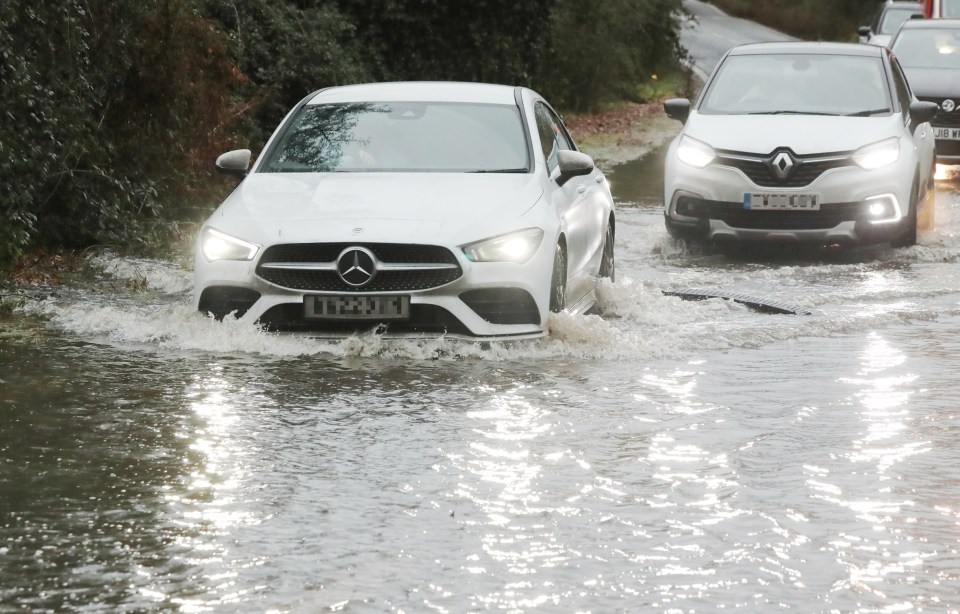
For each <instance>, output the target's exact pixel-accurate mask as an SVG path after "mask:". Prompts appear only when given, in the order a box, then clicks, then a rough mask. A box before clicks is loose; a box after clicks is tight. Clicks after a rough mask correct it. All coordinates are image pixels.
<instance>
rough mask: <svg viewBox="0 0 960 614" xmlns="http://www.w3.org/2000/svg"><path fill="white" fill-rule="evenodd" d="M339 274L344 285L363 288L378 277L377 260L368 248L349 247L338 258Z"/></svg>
mask: <svg viewBox="0 0 960 614" xmlns="http://www.w3.org/2000/svg"><path fill="white" fill-rule="evenodd" d="M337 273H338V274H339V275H340V279H342V280H343V283H345V284H347V285H348V286H353V287H354V288H362V287H363V286H366V285H367V284H369V283H370V282H371V281H373V278H374V277H375V276H376V275H377V259H376V257H375V256H374V255H373V252H371V251H370V250H368V249H366V248H363V247H348V248H347V249H345V250H343V251H342V252H340V256H338V257H337Z"/></svg>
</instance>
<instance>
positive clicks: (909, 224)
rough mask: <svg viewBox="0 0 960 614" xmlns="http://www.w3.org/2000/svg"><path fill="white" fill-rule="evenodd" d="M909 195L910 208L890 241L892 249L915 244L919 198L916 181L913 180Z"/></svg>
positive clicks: (918, 188) (918, 187)
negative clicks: (899, 228)
mask: <svg viewBox="0 0 960 614" xmlns="http://www.w3.org/2000/svg"><path fill="white" fill-rule="evenodd" d="M910 194H911V196H910V208H909V209H908V210H907V215H906V217H905V218H904V219H903V221H902V222H901V223H900V224H901V226H902V229H901V230H900V232H899V233H897V235H896V236H895V237H894V238H893V239H892V240H891V241H890V245H892V246H893V247H910V246H911V245H916V244H917V201H918V200H919V198H920V186H919V182H918V181H917V180H914V182H913V189H912V190H911V191H910Z"/></svg>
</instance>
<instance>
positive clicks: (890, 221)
mask: <svg viewBox="0 0 960 614" xmlns="http://www.w3.org/2000/svg"><path fill="white" fill-rule="evenodd" d="M664 107H665V110H666V112H667V114H668V115H669V116H671V117H673V118H674V119H677V120H679V121H682V122H684V126H683V129H682V131H681V133H680V135H679V136H678V137H677V138H676V139H675V140H674V141H673V142H672V143H671V145H670V148H669V150H668V153H667V159H666V165H665V177H664V215H665V221H666V226H667V230H668V231H669V232H670V234H671V235H673V236H675V237H681V238H696V239H704V240H708V241H715V242H721V241H728V242H747V241H764V242H772V243H813V244H822V245H827V244H841V245H850V244H873V243H886V242H890V243H891V244H893V245H895V246H905V245H912V244H914V243H916V240H917V227H918V226H917V220H918V215H923V213H924V212H925V211H929V210H932V208H933V195H934V183H933V177H934V172H935V162H936V161H935V154H934V138H933V130H932V129H931V127H930V124H929V123H928V122H929V121H930V120H931V119H932V118H933V117H934V115H935V114H936V111H937V106H936V105H935V104H932V103H929V102H920V101H918V100H917V99H916V98H915V97H914V96H913V94H912V92H911V90H910V87H909V85H908V84H907V80H906V78H905V77H904V74H903V71H902V70H901V68H900V66H899V65H898V64H897V61H896V59H895V58H894V57H893V55H892V54H891V53H890V51H889V50H888V49H886V48H885V47H877V46H872V45H856V44H842V43H809V42H791V43H763V44H753V45H743V46H740V47H736V48H734V49H732V50H730V51H729V52H728V53H727V55H726V56H725V57H724V58H723V59H722V60H721V61H720V63H719V64H718V66H717V68H716V69H715V70H714V72H713V74H712V75H711V76H710V78H709V79H708V81H707V84H706V86H705V87H704V89H703V92H702V93H701V95H700V98H699V99H698V101H697V102H696V104H693V105H691V103H690V101H688V100H685V99H674V100H668V101H667V102H665V103H664Z"/></svg>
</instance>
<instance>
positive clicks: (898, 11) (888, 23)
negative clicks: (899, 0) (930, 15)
mask: <svg viewBox="0 0 960 614" xmlns="http://www.w3.org/2000/svg"><path fill="white" fill-rule="evenodd" d="M920 13H921V11H920V8H919V7H917V8H915V9H913V8H903V7H896V8H889V9H887V10H886V11H884V12H883V15H881V17H880V24H879V25H878V26H877V33H879V34H895V33H896V31H897V30H898V29H899V28H900V26H902V25H903V22H905V21H906V20H908V19H910V16H911V15H919V14H920Z"/></svg>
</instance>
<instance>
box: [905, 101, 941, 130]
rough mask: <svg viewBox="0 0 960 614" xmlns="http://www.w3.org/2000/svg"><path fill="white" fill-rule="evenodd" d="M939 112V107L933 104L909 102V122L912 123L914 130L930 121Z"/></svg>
mask: <svg viewBox="0 0 960 614" xmlns="http://www.w3.org/2000/svg"><path fill="white" fill-rule="evenodd" d="M939 110H940V107H939V106H938V105H937V103H935V102H923V101H921V100H915V101H913V102H911V103H910V121H911V122H912V123H913V127H914V128H916V127H917V126H919V125H920V124H925V123H927V122H929V121H932V120H933V118H934V117H936V116H937V112H938V111H939Z"/></svg>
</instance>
